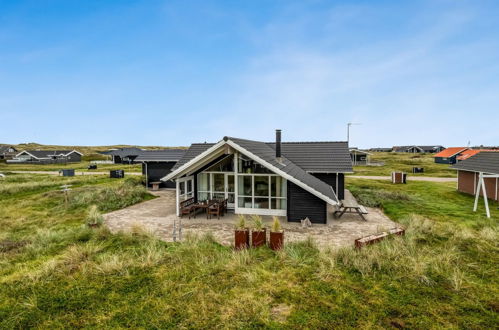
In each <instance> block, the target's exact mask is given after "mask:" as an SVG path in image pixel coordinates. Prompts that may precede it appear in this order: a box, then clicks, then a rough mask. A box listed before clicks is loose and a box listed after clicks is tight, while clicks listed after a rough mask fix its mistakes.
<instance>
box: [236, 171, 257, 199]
mask: <svg viewBox="0 0 499 330" xmlns="http://www.w3.org/2000/svg"><path fill="white" fill-rule="evenodd" d="M251 178H252V177H251V176H247V175H245V176H242V175H241V176H239V177H238V179H237V181H238V190H239V191H238V192H239V195H242V196H251V195H253V184H252V180H251Z"/></svg>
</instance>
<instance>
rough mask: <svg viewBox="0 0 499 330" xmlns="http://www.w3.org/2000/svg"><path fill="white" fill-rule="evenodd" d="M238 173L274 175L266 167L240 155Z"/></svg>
mask: <svg viewBox="0 0 499 330" xmlns="http://www.w3.org/2000/svg"><path fill="white" fill-rule="evenodd" d="M237 172H238V173H247V174H251V173H272V171H270V170H268V169H267V168H266V167H263V166H262V165H260V164H258V163H257V162H255V161H254V160H252V159H250V158H247V157H245V156H243V155H240V156H239V158H238V161H237Z"/></svg>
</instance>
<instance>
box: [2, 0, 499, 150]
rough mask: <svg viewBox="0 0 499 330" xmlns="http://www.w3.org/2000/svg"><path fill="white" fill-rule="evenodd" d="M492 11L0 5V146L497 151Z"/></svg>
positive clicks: (496, 9)
mask: <svg viewBox="0 0 499 330" xmlns="http://www.w3.org/2000/svg"><path fill="white" fill-rule="evenodd" d="M498 17H499V2H498V1H480V0H473V1H466V0H431V1H399V0H393V1H382V0H379V1H319V0H316V1H279V0H275V1H268V0H262V1H258V0H241V1H209V0H204V1H190V0H181V1H155V0H149V1H127V0H119V1H112V0H107V1H91V0H82V1H67V0H64V1H55V0H46V1H39V0H32V1H15V0H0V123H1V125H0V143H12V144H14V143H15V144H17V143H26V142H37V143H42V144H58V145H114V144H131V145H155V146H157V145H160V146H187V145H189V144H190V143H193V142H205V141H208V142H216V141H219V140H220V139H222V138H223V137H224V136H234V137H239V138H247V139H254V140H263V141H272V140H273V139H274V136H275V133H274V132H275V129H277V128H279V129H282V131H283V133H282V135H283V141H342V140H343V141H344V140H346V135H347V132H346V131H347V123H348V122H354V123H359V124H360V125H354V126H352V127H351V130H350V145H351V146H357V147H361V148H366V147H389V146H393V145H412V144H420V145H434V144H441V145H445V146H466V145H468V143H471V145H499V19H498Z"/></svg>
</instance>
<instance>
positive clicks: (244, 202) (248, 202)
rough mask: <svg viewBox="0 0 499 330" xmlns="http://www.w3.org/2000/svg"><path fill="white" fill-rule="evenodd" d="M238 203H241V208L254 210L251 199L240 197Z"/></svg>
mask: <svg viewBox="0 0 499 330" xmlns="http://www.w3.org/2000/svg"><path fill="white" fill-rule="evenodd" d="M238 203H239V204H238V206H239V207H244V208H248V209H251V208H253V205H252V203H251V197H239V198H238Z"/></svg>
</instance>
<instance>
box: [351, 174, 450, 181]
mask: <svg viewBox="0 0 499 330" xmlns="http://www.w3.org/2000/svg"><path fill="white" fill-rule="evenodd" d="M347 178H354V179H368V180H391V179H392V178H391V177H390V176H376V175H375V176H372V175H349V176H347ZM407 181H429V182H457V178H439V177H431V176H408V177H407Z"/></svg>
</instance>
